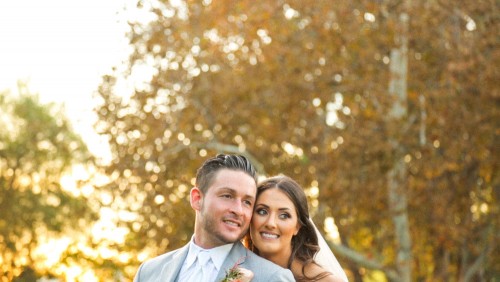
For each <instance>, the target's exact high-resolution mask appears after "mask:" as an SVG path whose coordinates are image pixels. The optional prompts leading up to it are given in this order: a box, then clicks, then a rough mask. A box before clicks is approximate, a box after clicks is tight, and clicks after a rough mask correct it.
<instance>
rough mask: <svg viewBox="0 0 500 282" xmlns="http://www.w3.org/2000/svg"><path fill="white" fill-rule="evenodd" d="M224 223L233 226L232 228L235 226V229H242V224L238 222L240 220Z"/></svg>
mask: <svg viewBox="0 0 500 282" xmlns="http://www.w3.org/2000/svg"><path fill="white" fill-rule="evenodd" d="M223 222H224V223H226V224H227V225H231V226H234V227H241V222H240V221H238V220H234V219H224V220H223Z"/></svg>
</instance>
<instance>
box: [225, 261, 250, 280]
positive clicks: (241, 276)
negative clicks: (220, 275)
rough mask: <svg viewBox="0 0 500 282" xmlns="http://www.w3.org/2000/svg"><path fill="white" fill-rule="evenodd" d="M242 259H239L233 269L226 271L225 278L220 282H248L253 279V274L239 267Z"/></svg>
mask: <svg viewBox="0 0 500 282" xmlns="http://www.w3.org/2000/svg"><path fill="white" fill-rule="evenodd" d="M242 262H243V258H240V259H239V260H238V261H237V262H236V263H235V264H234V266H233V267H231V268H230V269H228V270H226V276H225V277H224V279H222V280H221V281H220V282H250V281H252V278H253V272H252V271H251V270H249V269H246V268H243V267H240V264H241V263H242Z"/></svg>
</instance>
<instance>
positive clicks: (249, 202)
mask: <svg viewBox="0 0 500 282" xmlns="http://www.w3.org/2000/svg"><path fill="white" fill-rule="evenodd" d="M243 202H244V203H245V205H247V206H249V207H251V206H252V205H253V203H252V201H248V200H246V201H243Z"/></svg>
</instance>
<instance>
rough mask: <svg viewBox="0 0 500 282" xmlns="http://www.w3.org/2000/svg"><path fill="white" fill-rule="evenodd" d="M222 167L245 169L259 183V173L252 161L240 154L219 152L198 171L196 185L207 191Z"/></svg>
mask: <svg viewBox="0 0 500 282" xmlns="http://www.w3.org/2000/svg"><path fill="white" fill-rule="evenodd" d="M221 169H231V170H238V171H243V172H245V173H246V174H248V175H249V176H250V177H252V178H253V179H254V180H255V183H257V173H256V172H255V168H254V166H253V165H252V163H251V162H250V161H249V160H248V159H247V158H245V157H244V156H240V155H225V154H219V155H217V156H215V157H213V158H210V159H208V160H206V161H205V162H204V163H203V165H202V166H201V167H200V168H199V169H198V171H197V173H196V187H198V188H199V189H200V190H201V192H202V193H206V192H207V189H208V187H210V185H211V184H212V181H213V179H214V176H215V174H216V173H217V172H218V171H219V170H221Z"/></svg>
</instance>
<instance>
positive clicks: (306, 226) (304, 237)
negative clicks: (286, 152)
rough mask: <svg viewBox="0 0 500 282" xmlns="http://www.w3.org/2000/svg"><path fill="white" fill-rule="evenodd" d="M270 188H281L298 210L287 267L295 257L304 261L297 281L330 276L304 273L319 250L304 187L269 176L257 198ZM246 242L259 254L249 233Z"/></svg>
mask: <svg viewBox="0 0 500 282" xmlns="http://www.w3.org/2000/svg"><path fill="white" fill-rule="evenodd" d="M268 189H279V190H280V191H282V192H284V193H285V195H287V196H288V198H289V199H290V200H291V201H292V203H293V205H294V206H295V209H296V210H297V216H298V222H299V224H300V229H299V232H298V233H297V235H295V236H293V237H292V254H291V256H290V258H289V260H288V264H287V268H289V269H290V268H291V265H292V262H293V261H294V260H295V259H297V260H299V261H300V262H301V263H302V265H303V267H302V276H301V277H295V278H296V279H298V280H297V281H316V280H318V279H320V278H323V277H325V276H328V275H329V274H330V273H329V272H327V271H325V272H322V273H320V274H318V275H316V276H314V277H308V276H306V274H305V273H304V269H305V267H306V266H307V265H309V264H311V263H313V264H316V262H314V256H315V255H316V253H317V252H318V251H319V245H318V236H317V235H316V230H315V228H314V225H313V224H312V222H311V220H310V218H309V207H308V204H307V197H306V194H305V193H304V190H303V189H302V187H300V185H299V184H298V183H297V182H295V181H294V180H293V179H291V178H290V177H288V176H285V175H278V176H274V177H271V178H268V179H266V180H264V181H263V182H261V183H260V184H259V185H258V187H257V197H256V198H257V199H258V198H259V196H260V194H262V192H264V191H266V190H268ZM245 243H246V245H247V247H248V248H249V249H251V250H252V251H253V252H255V253H256V254H259V250H258V249H257V248H256V247H255V246H254V245H253V244H252V240H251V238H250V235H248V234H247V236H246V237H245Z"/></svg>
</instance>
